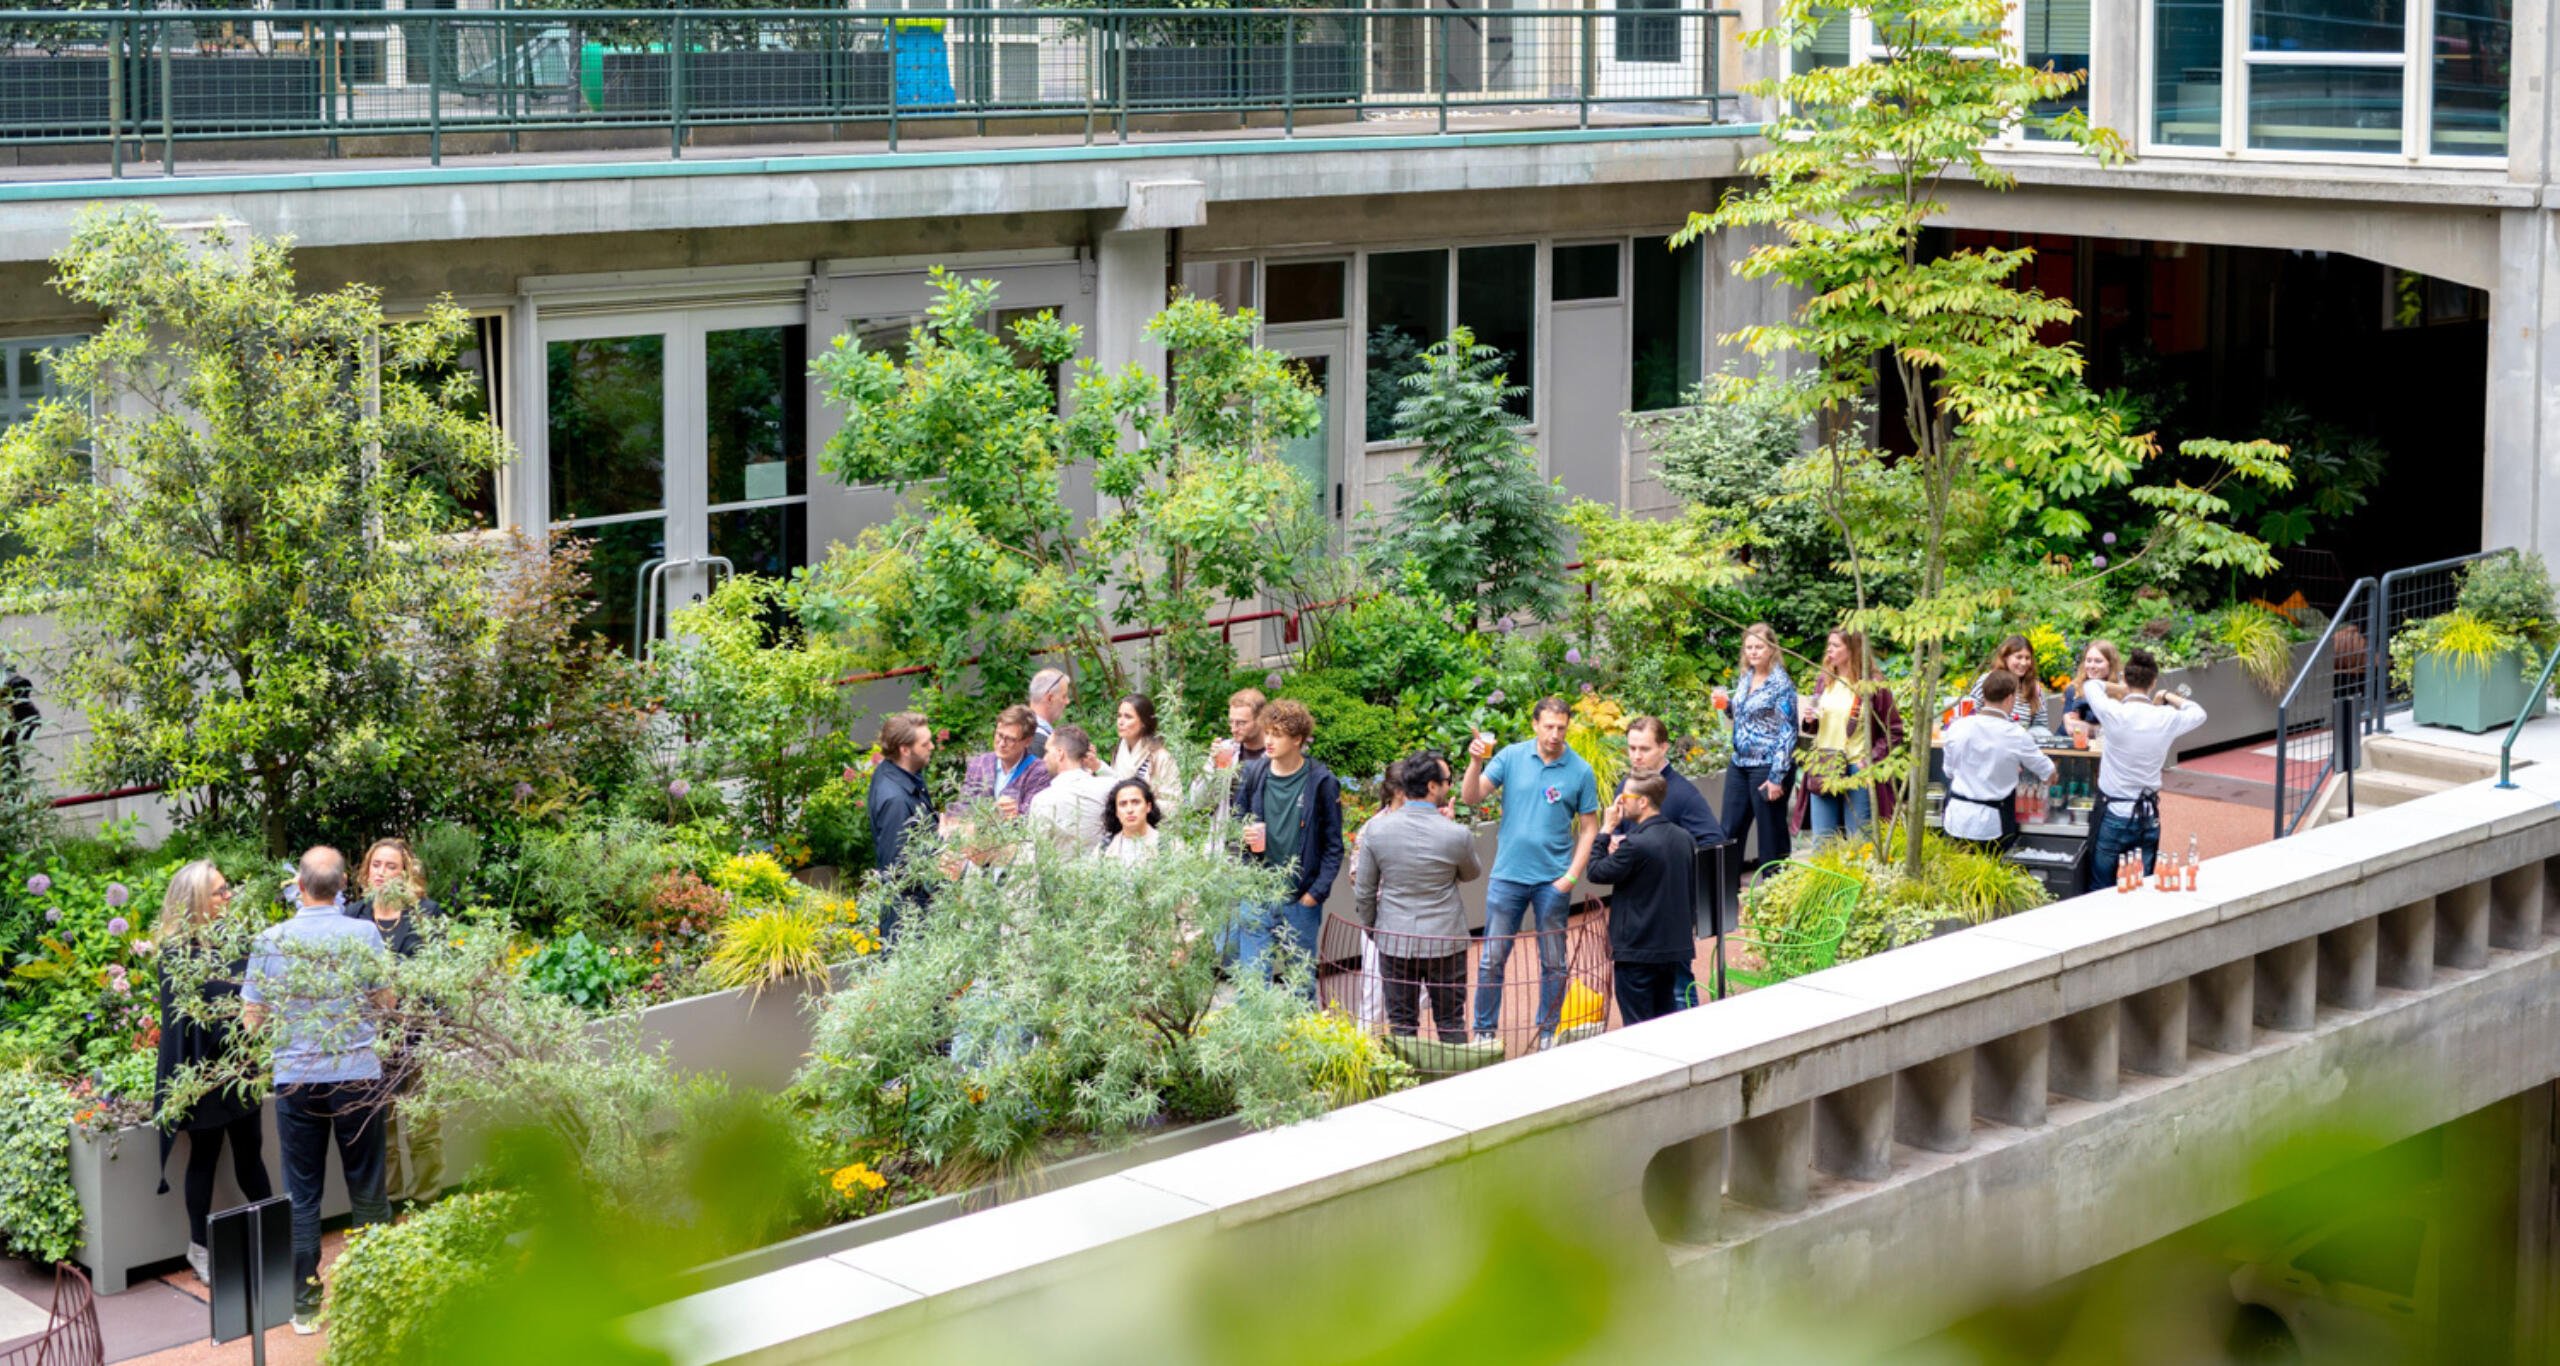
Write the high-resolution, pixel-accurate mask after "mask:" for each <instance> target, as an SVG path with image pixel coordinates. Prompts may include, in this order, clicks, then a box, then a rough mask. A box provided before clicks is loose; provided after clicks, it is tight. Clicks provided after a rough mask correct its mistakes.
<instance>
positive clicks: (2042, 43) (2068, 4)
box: [2023, 0, 2089, 137]
mask: <svg viewBox="0 0 2560 1366" xmlns="http://www.w3.org/2000/svg"><path fill="white" fill-rule="evenodd" d="M2023 3H2024V7H2025V14H2024V16H2023V17H2024V18H2025V20H2026V40H2027V41H2026V59H2027V65H2029V66H2032V67H2051V68H2053V69H2054V70H2056V71H2065V72H2068V71H2087V70H2088V69H2089V0H2023ZM2074 109H2077V110H2079V111H2081V112H2082V113H2086V112H2088V109H2089V83H2088V82H2087V81H2086V80H2083V81H2081V82H2080V86H2079V88H2078V89H2076V90H2073V91H2072V92H2071V93H2070V94H2068V95H2065V96H2063V97H2062V98H2061V99H2058V100H2046V101H2044V102H2042V103H2040V104H2038V105H2037V106H2036V113H2037V114H2039V115H2041V116H2043V117H2045V118H2053V117H2055V116H2057V115H2060V114H2064V113H2068V112H2070V111H2071V110H2074ZM2028 136H2029V137H2038V136H2041V134H2039V133H2036V132H2035V131H2033V130H2030V131H2029V133H2028Z"/></svg>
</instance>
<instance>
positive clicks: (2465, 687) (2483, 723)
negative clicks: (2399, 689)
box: [2409, 654, 2547, 735]
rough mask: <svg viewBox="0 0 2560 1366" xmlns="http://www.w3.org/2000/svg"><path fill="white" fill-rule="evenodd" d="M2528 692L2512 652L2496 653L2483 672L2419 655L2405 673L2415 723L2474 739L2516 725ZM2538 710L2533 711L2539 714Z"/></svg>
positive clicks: (2521, 667)
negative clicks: (2448, 729) (2457, 731)
mask: <svg viewBox="0 0 2560 1366" xmlns="http://www.w3.org/2000/svg"><path fill="white" fill-rule="evenodd" d="M2532 690H2533V680H2531V679H2529V678H2527V677H2525V672H2524V658H2523V657H2522V656H2520V655H2516V654H2503V655H2500V656H2498V657H2497V658H2496V659H2493V660H2490V661H2489V666H2488V667H2487V668H2485V669H2468V668H2461V667H2458V666H2457V665H2456V664H2455V663H2454V662H2453V661H2452V660H2448V659H2439V658H2436V657H2435V656H2432V655H2421V656H2419V657H2418V661H2417V666H2416V667H2415V668H2413V669H2411V670H2410V673H2409V698H2410V711H2411V714H2412V715H2413V716H2414V717H2415V718H2416V720H2417V722H2418V724H2419V725H2422V726H2447V727H2451V728H2452V729H2454V730H2467V731H2469V732H2471V733H2472V734H2474V735H2477V734H2479V733H2480V732H2482V731H2485V730H2496V729H2498V728H2499V727H2501V726H2511V725H2514V724H2515V720H2516V714H2517V713H2519V712H2521V711H2523V710H2524V706H2525V697H2526V694H2528V693H2530V692H2531V691H2532ZM2545 705H2547V703H2546V704H2545ZM2542 709H2543V708H2542V706H2539V705H2538V706H2536V707H2535V708H2534V710H2535V712H2536V713H2537V714H2539V713H2540V712H2541V711H2542Z"/></svg>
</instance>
